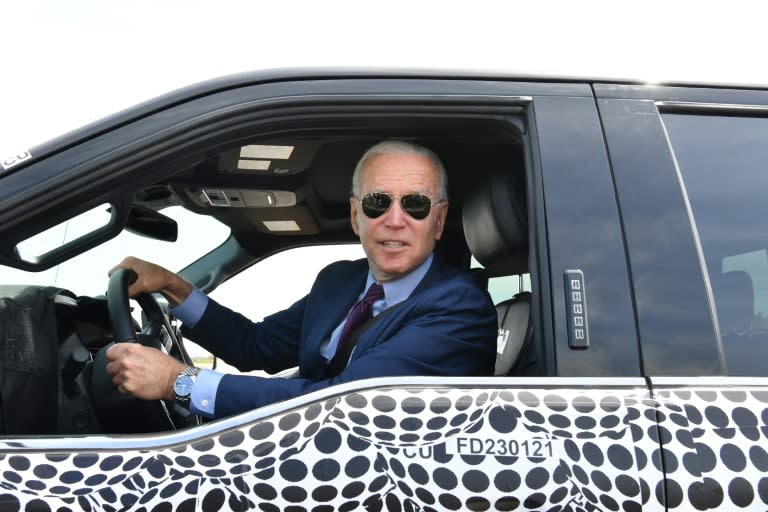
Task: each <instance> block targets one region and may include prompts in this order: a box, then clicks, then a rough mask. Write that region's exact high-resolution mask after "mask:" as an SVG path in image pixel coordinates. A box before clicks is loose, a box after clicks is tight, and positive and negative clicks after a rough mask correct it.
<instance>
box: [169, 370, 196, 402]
mask: <svg viewBox="0 0 768 512" xmlns="http://www.w3.org/2000/svg"><path fill="white" fill-rule="evenodd" d="M194 383H195V380H194V379H193V378H192V377H191V376H189V375H179V376H178V377H177V378H176V382H174V384H173V392H174V393H176V396H180V397H188V396H189V395H190V394H192V385H193V384H194Z"/></svg>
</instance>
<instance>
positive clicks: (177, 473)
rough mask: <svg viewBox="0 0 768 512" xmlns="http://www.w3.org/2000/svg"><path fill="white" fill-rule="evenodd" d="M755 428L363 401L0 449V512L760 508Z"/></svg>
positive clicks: (574, 397) (711, 418)
mask: <svg viewBox="0 0 768 512" xmlns="http://www.w3.org/2000/svg"><path fill="white" fill-rule="evenodd" d="M766 420H768V393H766V392H765V391H763V390H760V389H759V388H758V389H755V390H750V389H747V390H727V391H721V390H718V389H716V388H708V389H686V390H675V389H670V390H662V391H657V393H656V396H655V397H654V398H651V397H650V396H649V395H648V393H647V392H646V391H645V390H643V389H642V388H632V387H625V388H619V387H615V388H612V389H610V390H603V389H599V388H596V389H589V390H574V389H560V388H532V387H530V386H526V387H525V388H523V387H520V388H519V389H517V388H505V389H503V390H499V389H496V390H494V389H457V388H445V389H435V388H419V387H408V388H405V389H387V390H381V391H379V390H368V391H363V392H359V393H352V394H349V395H347V396H344V397H342V398H332V399H323V400H320V401H318V402H313V403H309V404H307V405H304V406H300V407H297V408H295V409H292V410H290V411H287V412H285V413H283V414H279V415H276V416H272V417H268V418H266V419H261V420H258V421H255V422H252V423H249V424H244V425H242V426H241V427H240V428H237V429H234V430H229V431H227V432H225V433H221V434H218V435H215V436H212V437H207V438H203V439H198V440H196V441H195V442H193V443H191V444H188V445H184V446H175V447H172V448H162V449H154V450H122V451H107V450H105V451H98V452H90V453H76V454H74V453H61V452H56V453H50V454H46V453H40V452H35V453H25V452H7V453H4V454H3V453H0V504H1V507H0V508H2V510H52V511H53V510H169V511H184V510H203V511H209V510H210V511H217V510H238V511H239V510H252V509H253V510H275V511H281V510H283V511H288V510H290V511H310V510H318V511H320V510H329V511H331V510H414V511H415V510H424V511H429V510H432V511H434V510H528V509H534V510H562V511H565V510H569V511H597V510H601V511H608V510H611V511H613V510H622V511H634V510H642V509H643V508H651V509H656V508H663V505H664V504H665V503H666V505H668V506H670V507H671V508H679V509H680V510H709V509H715V510H717V509H719V510H734V509H737V508H747V509H754V510H766V509H767V508H768V476H765V475H767V474H768V443H766V439H768V427H767V426H766ZM664 471H666V472H667V478H668V480H667V481H666V482H665V481H664V477H663V474H664Z"/></svg>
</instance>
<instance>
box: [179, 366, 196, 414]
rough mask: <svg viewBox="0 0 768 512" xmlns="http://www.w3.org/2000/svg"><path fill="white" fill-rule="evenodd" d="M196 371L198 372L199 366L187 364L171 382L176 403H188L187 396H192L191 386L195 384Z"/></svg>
mask: <svg viewBox="0 0 768 512" xmlns="http://www.w3.org/2000/svg"><path fill="white" fill-rule="evenodd" d="M198 373H200V368H195V367H194V366H187V367H186V368H184V371H183V372H181V373H179V375H178V376H177V377H176V381H175V382H174V383H173V394H174V398H175V399H176V402H177V403H180V404H185V405H186V404H188V403H189V398H190V396H192V386H194V384H195V379H196V378H197V374H198Z"/></svg>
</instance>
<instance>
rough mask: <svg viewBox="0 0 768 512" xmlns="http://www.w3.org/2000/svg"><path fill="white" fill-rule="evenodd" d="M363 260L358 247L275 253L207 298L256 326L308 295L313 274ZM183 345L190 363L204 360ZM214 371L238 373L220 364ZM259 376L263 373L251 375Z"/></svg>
mask: <svg viewBox="0 0 768 512" xmlns="http://www.w3.org/2000/svg"><path fill="white" fill-rule="evenodd" d="M360 258H365V253H364V252H363V248H362V246H361V245H360V244H338V245H318V246H308V247H298V248H296V249H289V250H287V251H283V252H280V253H277V254H275V255H273V256H270V257H269V258H266V259H264V260H262V261H260V262H258V263H256V264H255V265H253V266H251V267H250V268H249V269H247V270H245V271H243V272H240V273H239V274H237V275H236V276H234V277H232V278H231V279H229V280H227V281H226V282H225V283H223V284H221V285H220V286H219V287H218V288H216V289H215V290H214V291H213V292H211V293H210V294H209V295H210V297H211V298H213V299H214V300H216V301H217V302H219V303H220V304H224V305H226V306H228V307H230V308H232V309H233V310H235V311H237V312H239V313H242V314H243V315H245V316H246V317H247V318H249V319H251V320H253V321H254V322H258V321H260V320H262V319H263V318H264V317H265V316H267V315H270V314H272V313H276V312H277V311H282V310H284V309H286V308H288V307H290V306H291V305H292V304H293V303H294V302H296V301H297V300H299V299H301V298H302V297H304V296H305V295H306V294H307V293H309V290H310V288H311V287H312V283H313V282H314V281H315V277H316V276H317V273H318V272H320V270H322V269H323V268H324V267H325V266H327V265H329V264H330V263H333V262H334V261H339V260H357V259H360ZM185 345H186V346H187V349H188V350H189V353H190V355H191V356H192V357H193V358H194V359H196V360H197V359H198V358H201V359H204V358H205V355H206V354H207V352H205V351H204V350H203V349H201V348H199V347H198V346H196V345H195V344H193V343H192V342H190V341H189V340H185ZM216 369H217V370H218V371H222V372H226V373H240V372H239V371H238V370H237V369H236V368H234V367H232V366H229V365H227V364H226V363H224V362H223V361H221V360H217V361H216ZM251 373H253V374H255V375H262V374H263V372H251Z"/></svg>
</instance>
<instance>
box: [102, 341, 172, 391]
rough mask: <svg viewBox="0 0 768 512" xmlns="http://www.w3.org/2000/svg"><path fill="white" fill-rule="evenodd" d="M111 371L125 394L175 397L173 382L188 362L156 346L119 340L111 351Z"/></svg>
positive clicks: (109, 353) (109, 365)
mask: <svg viewBox="0 0 768 512" xmlns="http://www.w3.org/2000/svg"><path fill="white" fill-rule="evenodd" d="M107 358H108V359H109V361H110V362H109V364H107V372H109V374H110V375H111V376H112V382H114V383H115V386H117V389H118V390H119V391H120V392H121V393H123V394H130V395H133V396H135V397H137V398H142V399H144V400H173V397H174V394H173V383H174V381H175V380H176V376H177V375H178V374H179V373H181V372H182V371H184V368H186V365H185V364H184V363H182V362H181V361H178V360H176V359H174V358H173V357H171V356H169V355H167V354H164V353H162V352H161V351H160V350H158V349H156V348H153V347H145V346H143V345H140V344H138V343H116V344H114V345H112V346H111V347H110V348H109V350H107Z"/></svg>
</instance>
